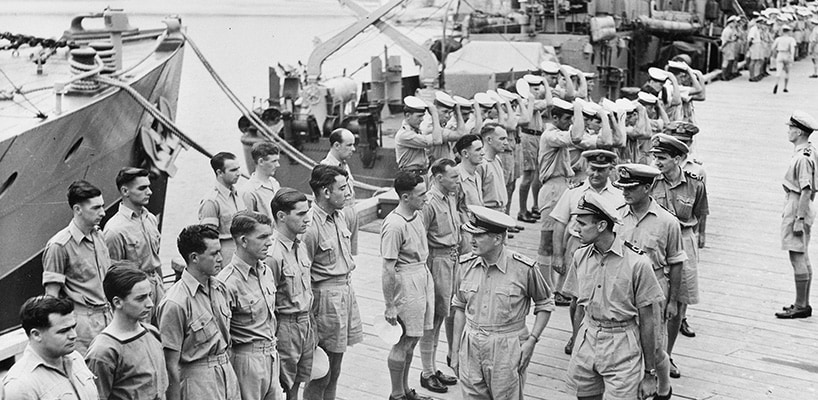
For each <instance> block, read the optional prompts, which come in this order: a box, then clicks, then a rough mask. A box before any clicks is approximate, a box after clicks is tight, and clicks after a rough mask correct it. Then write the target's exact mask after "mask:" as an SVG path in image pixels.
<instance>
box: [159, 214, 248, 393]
mask: <svg viewBox="0 0 818 400" xmlns="http://www.w3.org/2000/svg"><path fill="white" fill-rule="evenodd" d="M176 244H177V247H178V248H179V253H181V255H182V258H184V260H185V263H186V264H187V266H186V267H185V269H184V271H182V277H181V279H179V281H177V282H176V283H175V284H173V286H171V287H170V289H168V291H167V293H165V298H164V299H162V303H161V304H160V305H159V312H158V315H159V332H160V333H161V336H162V345H163V346H164V349H165V364H167V368H168V392H167V397H168V400H179V399H181V400H188V399H189V400H211V399H212V400H238V399H240V398H241V395H240V394H239V386H238V380H237V379H236V373H235V371H234V370H233V366H232V365H231V363H230V358H229V357H228V354H227V349H228V347H230V318H231V317H232V315H231V314H230V306H229V305H228V304H227V289H225V287H224V284H222V283H221V282H219V281H218V280H217V279H216V273H217V272H218V271H219V270H220V269H221V264H222V256H221V251H220V249H221V245H220V244H219V231H217V230H216V229H215V228H213V227H211V226H208V225H191V226H188V227H187V228H185V229H183V230H182V232H181V233H180V234H179V238H178V239H177V240H176Z"/></svg>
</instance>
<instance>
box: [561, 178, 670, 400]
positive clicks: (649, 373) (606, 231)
mask: <svg viewBox="0 0 818 400" xmlns="http://www.w3.org/2000/svg"><path fill="white" fill-rule="evenodd" d="M574 214H575V215H577V227H576V228H575V229H576V231H577V232H578V233H579V239H580V241H581V242H582V243H583V244H586V245H588V246H584V247H581V248H580V249H579V250H577V251H576V253H574V259H573V261H572V265H571V268H570V269H569V270H568V277H567V278H566V280H565V286H564V287H563V290H564V291H565V292H566V293H569V294H570V295H572V296H574V297H576V298H577V305H578V308H577V314H576V319H577V320H578V321H581V322H580V323H579V324H577V325H576V327H575V328H574V329H575V330H576V335H575V337H576V343H575V345H574V351H573V352H572V353H571V361H570V362H569V363H568V379H567V381H566V386H567V388H568V391H569V392H571V393H574V394H575V395H576V396H577V398H580V399H600V400H601V399H603V398H605V399H606V400H608V399H611V400H613V399H616V400H619V399H622V400H625V399H627V400H633V399H644V398H646V397H647V396H651V395H653V394H655V393H656V341H655V333H656V328H655V316H654V314H653V310H654V307H653V305H654V303H657V302H661V301H664V295H663V294H662V288H660V287H659V282H658V281H657V280H656V275H654V273H653V268H652V267H651V262H650V259H649V258H648V257H647V256H646V255H645V252H644V251H642V250H640V249H639V248H637V247H635V246H634V245H632V244H631V243H628V242H626V241H624V240H622V238H621V237H618V236H617V235H616V234H615V233H614V231H613V229H614V224H619V223H620V222H619V221H620V220H619V213H618V212H617V210H616V209H615V208H614V206H613V205H612V204H611V203H610V202H609V201H608V200H607V199H605V198H603V197H602V196H600V195H599V194H597V193H594V192H590V191H589V192H586V193H585V194H584V195H583V197H582V198H581V199H580V202H579V205H578V209H577V211H575V212H574Z"/></svg>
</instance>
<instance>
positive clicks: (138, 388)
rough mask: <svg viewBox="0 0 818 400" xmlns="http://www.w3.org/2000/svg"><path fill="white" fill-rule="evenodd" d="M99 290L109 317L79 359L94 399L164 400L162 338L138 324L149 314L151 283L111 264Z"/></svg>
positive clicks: (137, 272)
mask: <svg viewBox="0 0 818 400" xmlns="http://www.w3.org/2000/svg"><path fill="white" fill-rule="evenodd" d="M103 286H104V288H105V296H106V297H107V298H108V301H109V302H110V303H111V308H113V310H114V319H113V321H112V322H111V324H110V325H108V326H107V327H105V329H104V330H103V331H102V333H100V335H99V336H97V337H96V339H94V341H93V342H91V347H89V348H88V354H86V355H85V360H86V362H87V364H88V367H89V368H90V369H91V372H93V373H94V375H96V377H97V379H96V384H97V390H98V391H99V398H101V399H109V400H130V399H138V398H147V399H157V400H164V399H165V393H166V391H167V389H168V370H167V369H166V366H165V355H164V353H163V352H162V339H161V337H160V336H159V330H158V329H156V327H154V326H153V325H150V324H146V323H144V322H142V321H143V320H145V319H146V317H147V316H150V315H151V314H152V310H153V300H152V296H151V291H152V289H153V286H154V285H153V283H152V282H151V281H150V280H149V279H148V275H147V274H146V273H145V272H143V271H140V270H138V269H136V268H131V267H129V266H125V265H117V266H115V267H113V268H111V270H110V271H108V274H107V275H105V280H104V281H103Z"/></svg>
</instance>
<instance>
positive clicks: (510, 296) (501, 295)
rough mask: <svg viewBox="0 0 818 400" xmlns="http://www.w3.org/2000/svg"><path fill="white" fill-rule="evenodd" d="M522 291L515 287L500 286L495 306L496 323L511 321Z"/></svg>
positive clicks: (496, 294)
mask: <svg viewBox="0 0 818 400" xmlns="http://www.w3.org/2000/svg"><path fill="white" fill-rule="evenodd" d="M521 297H522V293H520V292H519V291H518V290H517V288H515V287H500V288H497V290H496V291H495V299H496V301H497V304H495V305H494V306H495V307H494V310H495V312H496V315H497V317H496V318H495V321H494V322H495V323H503V322H511V321H509V320H510V319H511V317H512V316H513V313H514V308H515V305H516V304H517V303H519V301H520V298H521Z"/></svg>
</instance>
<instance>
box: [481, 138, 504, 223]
mask: <svg viewBox="0 0 818 400" xmlns="http://www.w3.org/2000/svg"><path fill="white" fill-rule="evenodd" d="M480 136H482V137H483V145H484V147H483V148H484V149H485V153H486V156H485V160H484V162H483V163H481V164H480V165H478V166H477V169H476V173H477V175H478V176H480V180H481V181H482V182H483V205H484V206H485V207H488V208H491V209H492V210H497V211H502V212H505V210H506V205H507V204H508V193H507V192H506V183H505V177H504V175H503V166H502V164H501V163H500V157H499V155H500V154H501V153H502V152H504V151H505V149H506V146H507V145H508V134H507V133H506V130H505V129H504V128H503V127H501V126H499V125H497V124H494V123H488V124H485V125H483V129H481V130H480Z"/></svg>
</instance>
